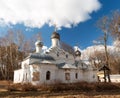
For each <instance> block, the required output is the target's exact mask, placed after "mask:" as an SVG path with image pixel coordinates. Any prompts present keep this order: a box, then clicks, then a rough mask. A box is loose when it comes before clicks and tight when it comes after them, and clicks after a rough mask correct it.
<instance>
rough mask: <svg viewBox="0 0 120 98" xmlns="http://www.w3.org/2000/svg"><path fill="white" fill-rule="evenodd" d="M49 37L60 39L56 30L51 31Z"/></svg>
mask: <svg viewBox="0 0 120 98" xmlns="http://www.w3.org/2000/svg"><path fill="white" fill-rule="evenodd" d="M51 38H57V39H59V40H60V35H59V33H57V32H53V33H52V36H51Z"/></svg>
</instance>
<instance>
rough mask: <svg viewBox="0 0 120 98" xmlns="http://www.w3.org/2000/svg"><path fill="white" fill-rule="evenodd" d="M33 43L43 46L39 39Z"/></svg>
mask: <svg viewBox="0 0 120 98" xmlns="http://www.w3.org/2000/svg"><path fill="white" fill-rule="evenodd" d="M35 45H36V46H40V47H42V46H43V42H41V41H40V40H38V41H36V42H35Z"/></svg>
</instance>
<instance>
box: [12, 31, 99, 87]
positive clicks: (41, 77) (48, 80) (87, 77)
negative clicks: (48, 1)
mask: <svg viewBox="0 0 120 98" xmlns="http://www.w3.org/2000/svg"><path fill="white" fill-rule="evenodd" d="M51 42H52V45H51V47H50V48H49V49H47V50H46V51H43V50H42V46H43V43H42V42H41V41H39V40H38V41H37V42H36V43H35V47H36V52H35V53H31V54H30V55H29V56H28V57H27V58H25V59H24V60H23V61H22V64H21V69H19V70H15V71H14V83H32V84H33V85H37V84H54V83H75V82H80V81H86V82H97V70H96V69H94V68H93V67H92V65H90V64H86V63H85V62H84V61H83V60H81V59H80V56H81V52H80V51H79V50H76V51H75V55H72V54H70V53H68V52H67V51H65V50H63V49H61V48H60V35H59V33H57V32H53V33H52V36H51Z"/></svg>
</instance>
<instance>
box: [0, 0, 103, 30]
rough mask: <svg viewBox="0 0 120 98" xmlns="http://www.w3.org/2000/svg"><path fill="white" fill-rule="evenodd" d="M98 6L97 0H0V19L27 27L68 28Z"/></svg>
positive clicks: (86, 17)
mask: <svg viewBox="0 0 120 98" xmlns="http://www.w3.org/2000/svg"><path fill="white" fill-rule="evenodd" d="M100 6H101V4H100V3H99V1H98V0H0V20H4V22H5V24H17V23H23V24H24V25H25V26H28V27H39V28H40V27H42V26H43V25H45V24H48V25H49V26H51V25H53V24H56V25H57V27H59V28H60V27H67V28H70V27H71V25H77V24H78V23H80V22H83V21H86V20H88V19H90V18H91V17H90V13H92V12H93V11H97V10H98V9H99V8H100Z"/></svg>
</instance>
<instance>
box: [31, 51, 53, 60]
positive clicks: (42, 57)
mask: <svg viewBox="0 0 120 98" xmlns="http://www.w3.org/2000/svg"><path fill="white" fill-rule="evenodd" d="M29 58H34V59H40V60H52V61H54V60H55V59H54V58H53V57H52V56H50V55H48V54H40V53H33V54H31V55H30V56H29Z"/></svg>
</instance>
